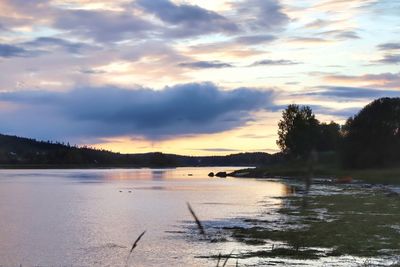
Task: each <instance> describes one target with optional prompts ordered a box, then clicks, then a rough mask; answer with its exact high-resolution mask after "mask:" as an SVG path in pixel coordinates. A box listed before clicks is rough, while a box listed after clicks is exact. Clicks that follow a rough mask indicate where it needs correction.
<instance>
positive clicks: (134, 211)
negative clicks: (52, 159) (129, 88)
mask: <svg viewBox="0 0 400 267" xmlns="http://www.w3.org/2000/svg"><path fill="white" fill-rule="evenodd" d="M233 169H234V168H228V169H227V168H221V169H218V168H212V169H210V168H177V169H156V170H151V169H120V170H23V171H22V170H0V214H1V217H0V237H1V242H0V264H2V265H3V266H19V265H20V264H22V265H23V266H24V265H25V266H33V265H40V266H58V265H63V266H64V265H68V266H71V265H72V266H82V265H83V266H105V265H108V266H117V265H120V266H121V265H124V260H125V259H126V255H127V252H129V248H130V247H131V246H132V242H133V240H134V239H135V238H136V237H137V236H138V235H139V234H140V233H141V232H142V231H144V230H147V233H146V236H144V237H143V240H141V243H140V245H139V246H138V247H137V248H136V249H135V255H134V259H135V260H134V261H132V263H135V266H163V265H164V266H165V265H172V266H185V265H197V266H207V265H210V260H209V259H203V258H197V257H196V256H199V255H208V254H209V253H210V251H216V250H223V251H225V250H230V249H231V247H232V246H233V244H232V243H226V242H225V243H215V244H214V243H213V244H209V243H204V242H191V241H190V240H188V239H187V238H186V236H185V234H184V233H186V232H187V231H186V227H189V228H190V229H191V228H192V227H194V229H195V225H193V221H192V218H191V215H190V214H189V213H188V211H187V207H186V202H190V203H191V205H192V206H193V208H194V209H195V211H196V213H197V214H198V216H199V217H200V218H201V220H204V222H205V227H209V228H211V229H215V231H216V232H218V229H221V228H223V227H228V226H232V225H235V223H239V221H241V220H238V219H237V218H241V217H243V216H249V215H252V214H253V215H258V214H260V209H262V210H263V212H264V213H265V214H267V213H268V211H273V210H274V209H276V207H277V205H280V203H281V200H280V199H279V198H272V197H276V196H282V195H284V194H286V192H287V189H286V186H284V185H282V184H280V183H273V182H265V181H256V180H252V179H233V178H227V179H219V178H210V177H208V176H207V174H208V173H209V172H210V170H212V171H219V170H223V171H231V170H233ZM189 174H191V175H189ZM129 191H131V193H129ZM263 201H264V202H265V203H270V205H265V206H264V205H260V202H263ZM240 223H243V222H240ZM211 232H212V231H211ZM179 233H180V234H179Z"/></svg>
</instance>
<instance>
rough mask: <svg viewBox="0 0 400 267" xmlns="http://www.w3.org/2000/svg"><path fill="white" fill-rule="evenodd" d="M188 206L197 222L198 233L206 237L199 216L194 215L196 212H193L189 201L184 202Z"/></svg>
mask: <svg viewBox="0 0 400 267" xmlns="http://www.w3.org/2000/svg"><path fill="white" fill-rule="evenodd" d="M186 204H187V206H188V209H189V211H190V214H192V216H193V218H194V221H195V222H196V224H197V228H199V231H200V234H202V235H203V236H205V237H206V232H205V231H204V227H203V225H202V224H201V221H200V220H199V218H198V217H197V216H196V213H195V212H194V210H193V209H192V206H190V204H189V202H187V203H186Z"/></svg>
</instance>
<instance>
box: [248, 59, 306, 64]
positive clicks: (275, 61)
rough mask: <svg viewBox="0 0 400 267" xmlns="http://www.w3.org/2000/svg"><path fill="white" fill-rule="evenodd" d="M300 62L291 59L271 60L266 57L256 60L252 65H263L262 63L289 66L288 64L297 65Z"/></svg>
mask: <svg viewBox="0 0 400 267" xmlns="http://www.w3.org/2000/svg"><path fill="white" fill-rule="evenodd" d="M296 64H299V63H298V62H295V61H291V60H285V59H280V60H271V59H264V60H260V61H256V62H254V63H253V64H251V65H250V66H261V65H269V66H287V65H296Z"/></svg>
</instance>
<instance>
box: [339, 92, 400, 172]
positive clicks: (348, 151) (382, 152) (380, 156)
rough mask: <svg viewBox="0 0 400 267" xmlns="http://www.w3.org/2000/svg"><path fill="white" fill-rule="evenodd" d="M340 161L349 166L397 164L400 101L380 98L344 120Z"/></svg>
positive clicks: (398, 156)
mask: <svg viewBox="0 0 400 267" xmlns="http://www.w3.org/2000/svg"><path fill="white" fill-rule="evenodd" d="M343 134H344V146H343V160H344V164H345V165H346V166H348V167H359V168H360V167H361V168H363V167H373V166H385V165H390V164H393V163H395V162H400V98H380V99H377V100H375V101H373V102H372V103H370V104H368V105H367V106H365V107H364V108H363V109H362V110H361V111H360V112H359V113H358V114H357V115H355V116H354V117H351V118H349V119H348V120H347V122H346V124H345V126H344V127H343Z"/></svg>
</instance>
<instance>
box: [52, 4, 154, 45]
mask: <svg viewBox="0 0 400 267" xmlns="http://www.w3.org/2000/svg"><path fill="white" fill-rule="evenodd" d="M54 27H56V28H59V29H62V30H66V31H69V32H71V33H74V34H77V35H80V36H82V37H84V38H91V39H95V40H96V41H100V42H113V41H120V40H124V39H135V38H137V39H138V38H143V37H146V36H147V34H148V31H151V30H154V29H155V26H154V25H153V24H152V23H150V22H149V21H147V20H145V19H142V18H140V17H138V16H135V15H133V13H132V12H129V10H127V11H125V12H117V11H107V12H105V11H95V10H64V11H63V12H60V13H59V15H58V16H57V17H56V20H55V22H54Z"/></svg>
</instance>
